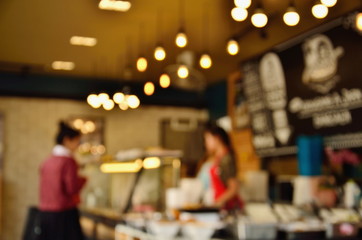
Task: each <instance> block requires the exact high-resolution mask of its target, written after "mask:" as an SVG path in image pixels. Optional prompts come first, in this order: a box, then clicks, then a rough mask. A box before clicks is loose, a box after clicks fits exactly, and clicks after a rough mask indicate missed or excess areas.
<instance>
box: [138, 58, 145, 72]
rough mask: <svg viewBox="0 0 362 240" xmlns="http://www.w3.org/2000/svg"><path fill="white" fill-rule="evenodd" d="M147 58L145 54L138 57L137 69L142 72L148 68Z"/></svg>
mask: <svg viewBox="0 0 362 240" xmlns="http://www.w3.org/2000/svg"><path fill="white" fill-rule="evenodd" d="M147 64H148V63H147V59H146V58H145V57H143V56H140V57H139V58H138V59H137V70H138V71H140V72H144V71H146V70H147Z"/></svg>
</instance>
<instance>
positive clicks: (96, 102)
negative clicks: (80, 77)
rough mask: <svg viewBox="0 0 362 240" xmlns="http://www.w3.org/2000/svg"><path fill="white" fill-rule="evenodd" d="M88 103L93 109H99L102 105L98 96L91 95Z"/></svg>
mask: <svg viewBox="0 0 362 240" xmlns="http://www.w3.org/2000/svg"><path fill="white" fill-rule="evenodd" d="M87 103H88V104H89V105H90V106H91V107H92V108H99V107H100V106H101V105H102V103H101V101H100V100H99V98H98V95H97V94H90V95H89V96H88V97H87Z"/></svg>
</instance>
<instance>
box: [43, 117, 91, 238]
mask: <svg viewBox="0 0 362 240" xmlns="http://www.w3.org/2000/svg"><path fill="white" fill-rule="evenodd" d="M80 137H81V134H80V132H79V131H77V130H75V129H73V128H71V127H69V126H68V125H66V124H65V123H63V122H61V123H60V129H59V132H58V134H57V137H56V144H57V145H56V146H55V147H54V148H53V151H52V154H51V156H49V157H48V158H47V159H46V160H45V161H44V162H43V163H42V165H41V168H40V204H39V209H40V210H41V240H83V239H84V237H83V234H82V230H81V226H80V223H79V212H78V209H77V206H78V204H79V202H80V198H79V193H80V191H81V189H82V187H83V186H84V184H85V182H86V179H85V178H84V177H80V176H79V175H78V164H77V162H76V161H75V160H74V158H73V153H74V151H75V150H76V149H77V148H78V146H79V143H80Z"/></svg>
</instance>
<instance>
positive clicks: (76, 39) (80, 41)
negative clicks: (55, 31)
mask: <svg viewBox="0 0 362 240" xmlns="http://www.w3.org/2000/svg"><path fill="white" fill-rule="evenodd" d="M69 42H70V44H72V45H77V46H85V47H94V46H95V45H96V44H97V39H95V38H91V37H81V36H73V37H71V38H70V40H69Z"/></svg>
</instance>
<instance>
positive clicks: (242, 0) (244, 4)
mask: <svg viewBox="0 0 362 240" xmlns="http://www.w3.org/2000/svg"><path fill="white" fill-rule="evenodd" d="M234 4H235V6H237V7H239V8H244V9H247V8H248V7H250V5H251V0H234Z"/></svg>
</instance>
